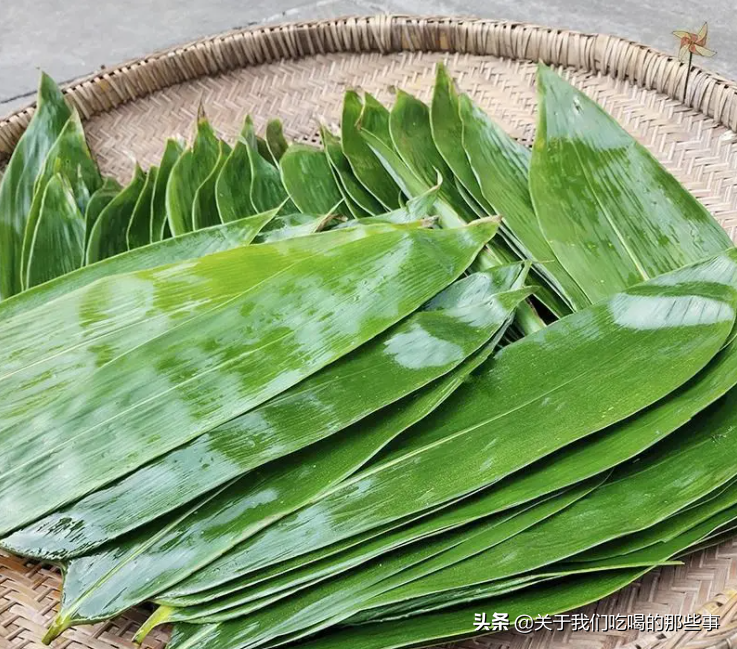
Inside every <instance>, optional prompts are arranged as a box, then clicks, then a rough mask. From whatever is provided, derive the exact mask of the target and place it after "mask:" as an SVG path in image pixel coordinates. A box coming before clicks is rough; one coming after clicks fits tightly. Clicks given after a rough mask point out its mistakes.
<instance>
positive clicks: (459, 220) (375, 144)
mask: <svg viewBox="0 0 737 649" xmlns="http://www.w3.org/2000/svg"><path fill="white" fill-rule="evenodd" d="M360 135H361V137H362V138H363V139H364V140H365V141H366V143H367V144H368V145H369V146H370V148H371V149H372V150H373V151H374V153H375V155H376V157H377V158H378V159H379V160H380V161H381V163H382V164H383V165H384V166H385V168H386V169H387V171H388V172H389V173H390V174H391V176H392V177H393V178H394V180H395V181H396V182H397V184H398V185H399V186H401V188H402V191H403V192H404V193H405V194H406V195H407V196H410V197H418V196H422V195H424V194H427V193H428V192H429V191H431V190H432V189H436V191H437V195H436V200H435V203H434V208H435V212H436V214H437V216H438V219H439V221H440V224H441V225H442V226H443V227H447V228H453V227H460V226H462V225H463V224H465V223H466V221H465V220H464V218H463V217H462V216H460V215H459V214H458V212H457V211H456V210H455V209H454V207H453V206H452V205H451V204H450V203H448V201H447V200H446V199H445V198H443V197H442V196H441V195H440V189H439V188H437V183H438V182H439V181H442V178H438V177H436V178H435V180H434V181H433V183H428V182H426V181H424V180H422V179H420V178H419V177H418V176H417V175H416V174H415V173H414V172H413V171H412V169H410V167H409V166H408V165H407V164H406V163H405V162H404V160H402V158H401V157H400V156H399V154H398V153H397V152H396V151H395V150H394V148H393V146H392V144H391V142H387V141H386V135H377V134H376V133H373V132H371V131H368V130H367V129H365V128H361V130H360ZM441 186H442V183H441ZM513 261H517V259H516V257H515V256H514V255H513V254H512V253H511V252H509V251H508V250H507V249H506V248H502V247H500V246H497V245H496V244H495V243H494V242H492V244H491V246H489V247H488V248H486V249H485V250H484V252H483V253H482V255H480V257H479V262H478V263H479V267H480V268H489V267H491V266H495V265H498V264H505V263H510V262H513ZM537 328H538V329H539V328H542V327H537ZM532 329H533V330H534V327H533V328H532Z"/></svg>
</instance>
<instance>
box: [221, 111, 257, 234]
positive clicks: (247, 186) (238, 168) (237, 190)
mask: <svg viewBox="0 0 737 649" xmlns="http://www.w3.org/2000/svg"><path fill="white" fill-rule="evenodd" d="M255 138H256V134H255V131H254V130H253V122H252V121H251V117H250V116H247V117H246V119H245V121H244V123H243V129H242V130H241V135H240V137H239V138H238V141H237V142H236V143H235V146H234V147H233V151H231V153H230V155H229V156H228V159H227V160H226V161H225V165H224V166H223V169H222V171H221V172H220V175H219V176H218V179H217V183H216V185H215V199H216V201H217V206H218V212H219V213H220V219H221V220H222V222H223V223H229V222H230V221H235V220H237V219H241V218H243V217H245V216H250V215H251V214H256V212H257V210H256V208H255V207H254V205H253V202H252V201H251V161H250V157H249V154H248V152H249V149H252V148H253V147H254V146H255Z"/></svg>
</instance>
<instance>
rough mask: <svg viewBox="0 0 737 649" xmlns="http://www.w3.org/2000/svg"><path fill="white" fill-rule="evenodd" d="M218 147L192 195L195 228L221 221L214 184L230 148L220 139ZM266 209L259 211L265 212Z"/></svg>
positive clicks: (229, 152) (207, 226) (216, 223)
mask: <svg viewBox="0 0 737 649" xmlns="http://www.w3.org/2000/svg"><path fill="white" fill-rule="evenodd" d="M219 147H220V151H219V154H218V159H217V162H216V163H215V166H214V167H213V168H212V171H211V172H210V175H209V176H208V177H207V178H205V180H204V181H203V183H202V184H201V185H200V186H199V188H198V189H197V192H196V193H195V195H194V203H193V207H192V224H193V227H194V229H195V230H201V229H202V228H209V227H210V226H213V225H218V224H220V223H222V222H223V221H221V219H220V212H219V210H218V205H217V198H216V186H217V181H218V178H219V177H220V172H221V171H222V169H223V167H224V166H225V163H226V162H227V160H228V157H229V156H230V154H231V148H230V147H229V146H228V144H226V143H225V142H223V141H222V140H221V141H220V142H219ZM268 209H271V208H268ZM268 209H267V210H260V211H262V212H266V211H268Z"/></svg>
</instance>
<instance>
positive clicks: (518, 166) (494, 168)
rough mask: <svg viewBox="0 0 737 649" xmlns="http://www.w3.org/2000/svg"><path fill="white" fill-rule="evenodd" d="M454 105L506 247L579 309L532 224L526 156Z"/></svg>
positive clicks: (465, 107)
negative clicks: (530, 263) (507, 243)
mask: <svg viewBox="0 0 737 649" xmlns="http://www.w3.org/2000/svg"><path fill="white" fill-rule="evenodd" d="M458 103H459V110H460V117H461V121H462V128H463V140H462V142H463V148H464V149H465V151H466V155H467V156H468V160H469V162H470V164H471V167H472V169H473V172H474V174H475V176H476V178H477V180H478V182H479V185H480V187H481V191H482V192H483V195H484V198H485V199H486V201H487V202H488V203H489V204H490V205H492V206H493V208H494V210H495V211H496V212H497V213H498V214H501V215H502V217H503V219H504V221H503V223H505V232H506V233H507V234H508V238H509V240H510V245H511V246H512V247H513V248H515V249H517V250H520V251H521V252H522V254H523V255H524V256H525V257H527V258H528V259H532V260H534V261H537V262H540V263H539V264H536V265H535V267H534V269H535V270H536V272H537V273H538V275H539V276H540V278H541V279H542V280H543V281H544V282H545V283H546V284H547V285H548V286H550V287H551V289H552V290H553V291H554V292H555V293H556V294H557V295H559V296H560V297H561V298H563V300H564V301H565V303H567V304H568V305H569V307H570V308H572V309H574V310H578V309H582V308H585V307H586V306H588V305H589V304H590V302H591V301H590V300H589V299H588V298H587V297H586V295H585V294H584V293H583V291H582V290H581V288H580V287H579V286H578V284H577V283H576V282H575V281H574V280H573V279H572V278H571V276H570V275H569V274H568V272H567V271H566V270H565V269H564V267H563V266H561V265H560V264H559V263H558V261H557V260H556V257H555V254H554V253H553V250H552V248H551V247H550V245H549V244H548V242H547V241H546V239H545V237H544V236H543V233H542V232H541V230H540V226H539V225H538V222H537V217H536V215H535V211H534V209H533V206H532V199H531V198H530V191H529V189H528V186H527V185H528V173H529V166H530V152H529V151H528V150H527V149H526V148H525V147H524V146H522V145H521V144H519V143H518V142H516V141H515V140H514V139H512V138H511V137H510V136H509V135H507V134H506V133H505V132H504V131H503V130H502V129H501V128H500V127H499V126H498V125H497V124H495V123H494V122H493V121H492V120H491V119H489V116H488V115H487V114H486V113H485V112H484V111H483V110H481V109H480V108H479V107H478V106H476V105H475V104H474V103H473V102H472V101H471V100H470V99H469V98H468V96H466V95H461V96H460V97H458ZM704 256H707V255H704ZM548 302H550V300H548V301H547V302H546V303H548ZM549 308H551V309H552V310H553V311H554V312H558V313H562V314H565V312H566V311H565V308H566V307H565V305H562V306H561V305H560V301H559V300H558V301H552V302H551V303H550V304H549ZM561 309H563V310H562V311H561Z"/></svg>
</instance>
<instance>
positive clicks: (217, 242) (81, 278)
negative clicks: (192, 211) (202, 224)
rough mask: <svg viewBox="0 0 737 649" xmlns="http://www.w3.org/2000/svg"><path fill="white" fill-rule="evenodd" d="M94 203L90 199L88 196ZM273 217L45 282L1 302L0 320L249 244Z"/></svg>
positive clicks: (138, 252)
mask: <svg viewBox="0 0 737 649" xmlns="http://www.w3.org/2000/svg"><path fill="white" fill-rule="evenodd" d="M92 200H94V196H93V197H92ZM272 218H274V212H273V211H271V212H264V213H263V214H257V215H256V216H251V217H248V218H245V219H241V220H240V221H235V222H234V223H228V224H226V225H221V226H216V227H214V228H206V229H205V230H202V231H200V232H199V233H197V232H188V233H187V234H186V235H182V236H181V237H176V238H174V239H167V240H166V241H159V242H157V243H155V244H151V245H148V246H143V247H141V248H138V249H136V250H131V251H130V252H124V253H122V254H120V255H115V256H114V257H109V258H108V259H105V260H103V261H100V262H97V263H95V264H92V265H91V266H87V267H85V268H81V269H79V270H78V271H75V272H72V273H69V274H67V275H65V276H63V277H59V278H58V279H56V280H54V281H52V282H49V283H47V284H45V285H44V286H43V288H34V289H32V290H28V291H24V292H23V294H22V296H19V297H18V298H14V299H13V300H8V301H7V302H4V303H3V305H2V307H0V317H1V318H4V319H10V318H12V317H13V316H14V315H16V314H18V313H21V312H23V311H28V310H30V309H33V308H35V307H38V306H42V305H44V304H47V303H48V302H51V301H52V300H54V299H56V298H57V297H60V296H62V295H64V294H66V293H71V292H72V291H74V290H76V289H78V288H82V287H83V286H87V285H89V284H91V283H92V282H94V281H96V280H98V279H102V278H103V277H109V276H110V275H117V274H120V273H129V272H131V271H137V270H146V269H148V268H155V267H156V266H164V265H166V264H172V263H175V262H178V261H184V260H186V259H196V258H197V257H204V256H205V255H209V254H212V253H214V252H220V251H222V250H230V249H231V248H235V247H237V246H242V245H246V244H248V243H250V242H251V241H253V239H254V237H255V236H256V235H257V234H258V232H259V231H260V230H261V229H262V228H263V227H264V225H265V224H267V223H268V222H269V221H270V220H271V219H272Z"/></svg>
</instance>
